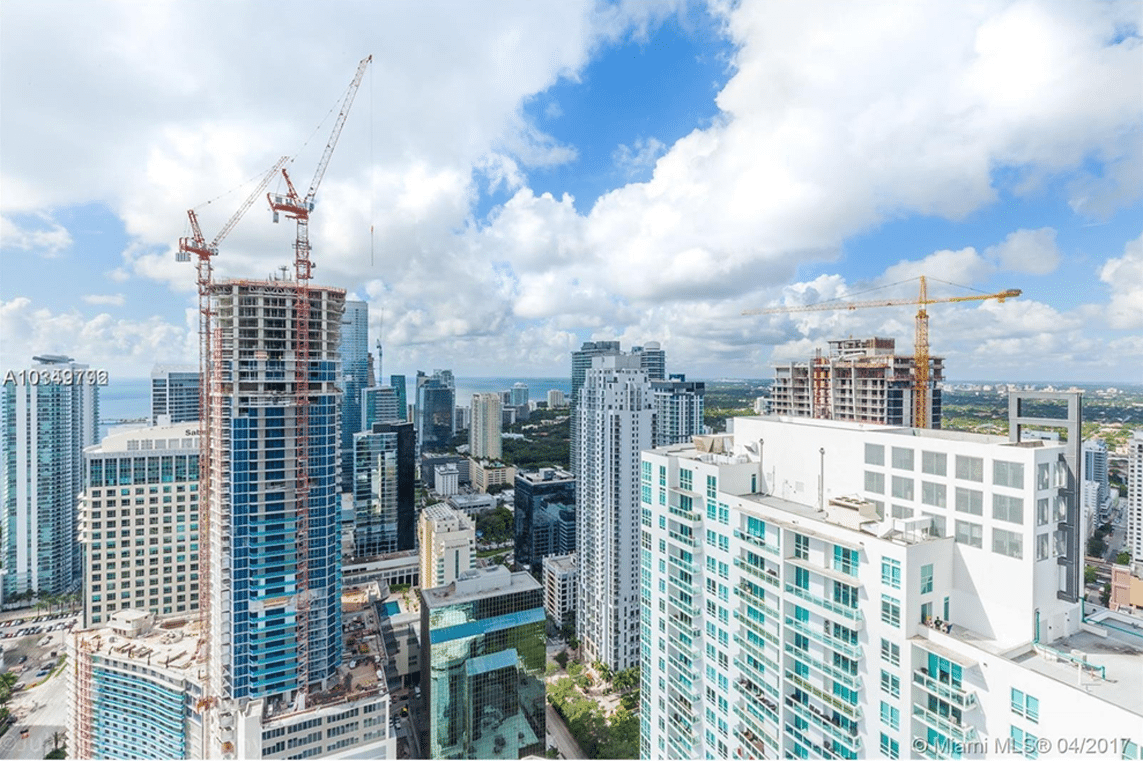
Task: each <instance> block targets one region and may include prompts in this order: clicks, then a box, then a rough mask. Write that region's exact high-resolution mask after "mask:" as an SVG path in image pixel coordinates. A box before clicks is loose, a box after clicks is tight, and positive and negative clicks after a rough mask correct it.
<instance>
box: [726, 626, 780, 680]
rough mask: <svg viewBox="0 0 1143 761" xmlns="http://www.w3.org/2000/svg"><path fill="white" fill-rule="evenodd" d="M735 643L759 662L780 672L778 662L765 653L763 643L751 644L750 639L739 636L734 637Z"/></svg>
mask: <svg viewBox="0 0 1143 761" xmlns="http://www.w3.org/2000/svg"><path fill="white" fill-rule="evenodd" d="M734 641H735V642H737V643H738V644H739V646H741V647H742V649H743V650H745V651H746V652H748V653H750V654H751V655H752V656H754V657H755V658H756V659H757V660H759V661H761V662H762V663H764V664H765V665H766V666H767V667H768V668H771V669H773V670H774V671H777V670H778V662H777V661H776V660H775V659H774V658H772V657H770V655H768V654H767V653H766V652H764V651H763V648H762V644H761V642H758V643H755V642H751V641H750V639H749V637H740V636H738V635H737V634H735V635H734ZM775 649H776V648H775Z"/></svg>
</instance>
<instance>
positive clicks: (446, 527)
mask: <svg viewBox="0 0 1143 761" xmlns="http://www.w3.org/2000/svg"><path fill="white" fill-rule="evenodd" d="M419 535H420V540H421V574H420V576H421V578H420V581H421V586H422V587H425V588H428V587H437V586H441V585H442V584H448V583H449V582H451V581H452V580H453V579H455V578H456V577H457V576H459V575H460V574H462V573H464V572H465V571H468V570H470V569H471V568H472V567H473V566H474V564H475V562H476V527H475V526H474V525H473V523H472V521H471V520H469V518H468V517H467V516H465V515H464V514H463V513H458V512H457V511H455V510H453V509H452V508H450V507H449V506H448V505H446V504H444V503H443V502H439V503H437V504H435V505H429V506H428V507H426V508H425V509H424V510H422V511H421V521H420V528H419Z"/></svg>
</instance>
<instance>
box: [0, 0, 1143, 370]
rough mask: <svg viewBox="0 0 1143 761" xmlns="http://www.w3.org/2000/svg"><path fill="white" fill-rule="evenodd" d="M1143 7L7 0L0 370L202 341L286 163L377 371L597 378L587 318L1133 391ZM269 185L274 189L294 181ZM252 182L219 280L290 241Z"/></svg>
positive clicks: (668, 341)
mask: <svg viewBox="0 0 1143 761" xmlns="http://www.w3.org/2000/svg"><path fill="white" fill-rule="evenodd" d="M1141 20H1143V4H1141V3H1140V2H1114V1H1109V2H1099V3H1075V2H986V1H981V2H976V1H973V2H964V3H906V4H902V3H877V2H872V1H871V2H861V3H851V2H800V3H789V2H777V1H772V2H771V1H768V0H759V1H758V2H742V3H735V2H727V1H726V0H711V1H710V2H708V3H705V4H704V3H700V2H690V3H688V2H682V1H681V0H680V1H678V2H674V1H671V2H668V1H665V0H664V1H663V2H646V1H644V0H631V1H630V2H625V1H623V0H620V1H619V2H606V3H605V2H589V1H588V2H585V1H577V0H559V1H558V2H555V1H552V2H548V1H543V2H535V1H533V0H522V1H520V2H511V1H509V0H498V1H497V2H468V3H463V2H417V3H413V2H389V3H372V2H369V3H367V2H339V1H337V0H335V1H333V2H325V3H314V2H292V1H290V0H284V1H283V0H277V1H276V2H273V3H271V2H261V1H257V2H254V1H251V2H236V3H227V4H214V3H200V2H190V1H189V0H184V1H182V2H153V3H145V4H144V3H139V2H137V1H135V0H127V1H125V2H104V1H102V0H91V1H85V2H78V1H74V2H53V1H52V0H34V1H32V0H6V2H4V3H3V4H2V5H0V21H2V23H0V263H2V266H0V370H3V371H6V370H8V369H19V368H20V367H26V366H28V364H29V363H30V360H31V357H32V356H33V355H35V354H44V353H54V354H66V355H69V356H72V357H75V358H76V359H77V360H78V361H81V362H85V363H88V364H90V365H91V366H93V367H99V368H104V369H107V370H109V372H110V373H111V374H112V377H113V378H114V377H124V378H127V377H144V376H146V375H148V374H149V373H150V370H151V367H152V366H153V365H154V364H155V363H157V362H183V363H194V362H196V361H197V345H198V344H197V332H196V331H197V327H196V325H197V323H196V316H195V315H196V312H195V307H196V296H195V288H194V279H195V275H194V269H193V266H192V265H190V264H186V263H181V262H176V261H175V256H174V251H175V250H176V248H177V241H178V239H179V237H180V236H183V235H186V234H187V232H188V225H187V213H186V212H187V210H188V209H192V208H193V209H195V210H196V213H197V214H198V216H199V219H200V220H201V221H202V226H203V230H204V233H205V234H206V236H207V237H208V238H210V237H212V236H213V235H214V233H215V232H217V231H218V230H219V229H221V228H222V226H223V224H224V223H225V221H226V220H227V219H228V218H229V217H230V215H231V214H232V213H233V212H234V211H235V210H236V209H237V208H238V207H239V206H240V205H241V203H242V201H243V200H244V199H245V198H246V197H247V196H248V195H249V193H250V192H251V190H253V189H254V187H255V185H256V182H257V178H259V177H260V176H262V175H263V174H264V173H265V172H266V171H267V170H268V169H269V168H270V167H271V166H272V165H273V164H274V163H275V161H276V160H277V158H278V157H279V156H289V157H291V159H292V161H291V163H290V164H289V166H288V171H289V172H290V174H291V177H292V178H294V179H295V182H296V183H297V184H298V185H299V186H301V187H303V188H304V187H307V186H308V183H309V179H310V177H311V176H312V174H313V172H314V169H315V168H316V166H317V164H318V160H319V158H320V156H321V152H322V149H323V147H324V146H325V143H326V141H327V139H328V136H329V132H330V130H331V128H332V124H333V115H335V114H336V113H337V108H338V105H339V103H340V101H341V99H342V98H343V97H344V95H345V92H346V89H347V86H348V84H349V82H350V80H351V79H352V77H353V74H354V71H355V69H356V67H357V64H358V62H359V61H360V60H361V59H362V58H364V57H365V56H367V55H372V56H373V61H372V63H371V65H370V66H369V68H368V69H367V71H366V74H365V76H364V79H363V80H362V83H361V86H360V88H359V90H358V92H357V96H356V99H355V101H354V103H353V107H352V110H351V112H350V114H349V116H348V118H347V120H346V123H345V128H344V131H343V132H342V134H341V139H340V142H339V144H338V145H337V148H336V151H335V152H334V154H333V157H332V160H331V162H330V164H329V168H328V171H327V173H326V175H325V178H324V182H323V183H322V185H321V187H320V190H319V192H318V195H317V207H316V209H315V211H314V213H313V217H312V222H311V226H310V239H311V243H312V245H313V254H312V259H313V261H314V262H315V263H316V269H315V273H314V274H315V279H314V282H315V284H320V285H330V286H337V287H340V288H344V289H346V290H347V292H348V293H349V296H350V297H351V298H357V299H363V300H365V301H367V302H368V303H369V305H370V328H371V331H370V332H371V339H372V340H376V339H378V338H380V339H381V340H382V341H383V342H384V347H385V352H384V353H385V372H386V373H389V372H407V373H412V372H415V371H416V370H417V369H423V370H426V371H430V370H431V369H432V368H451V369H453V370H454V372H455V373H456V374H457V375H461V376H493V375H496V376H511V375H513V374H515V375H518V376H521V377H525V376H528V377H544V376H563V375H567V374H568V373H569V372H570V357H569V353H570V352H571V351H572V350H573V349H576V348H578V347H579V345H580V343H581V342H582V341H585V340H594V339H619V340H621V341H622V342H623V343H624V346H629V345H632V344H642V343H645V342H647V341H653V340H657V341H659V342H660V343H661V344H662V346H663V348H664V349H665V350H666V352H667V362H668V370H669V371H670V372H684V373H687V374H688V375H689V376H691V377H695V378H767V377H771V376H772V374H773V369H772V366H773V365H774V364H775V363H780V362H789V361H791V360H795V359H805V358H808V357H809V356H811V355H812V354H813V352H814V350H815V349H817V348H819V347H824V346H825V345H826V342H827V341H829V340H831V339H836V338H844V337H848V336H851V335H852V336H869V335H880V336H889V337H893V338H896V339H897V342H898V346H899V347H901V349H902V351H903V352H904V353H910V352H911V350H912V345H913V315H914V313H915V307H910V306H908V305H905V306H893V307H884V308H868V309H853V310H850V309H842V310H837V311H813V312H795V313H788V314H766V315H743V314H742V312H743V311H746V310H750V309H764V308H776V307H791V306H799V305H807V304H814V303H818V302H822V301H829V300H841V301H845V300H907V299H909V298H911V297H916V294H917V293H918V282H917V280H916V278H917V277H918V276H921V275H925V276H926V277H928V278H930V283H929V294H930V296H931V297H936V298H945V297H950V298H951V297H957V296H965V295H973V294H977V295H981V294H987V293H995V292H999V291H1002V290H1005V289H1009V288H1016V289H1020V290H1021V291H1022V292H1023V293H1022V295H1021V296H1020V297H1019V298H1015V299H1008V300H1006V301H1005V302H1003V303H999V302H998V301H996V300H994V299H989V300H979V301H968V302H956V303H944V304H935V305H933V306H931V307H930V308H929V314H930V336H931V347H932V352H933V354H936V355H939V356H944V357H945V358H946V362H945V367H946V374H947V376H948V377H949V378H951V379H953V380H956V379H991V380H1011V381H1085V382H1104V381H1106V382H1110V383H1114V382H1136V383H1137V382H1141V381H1143V40H1141V36H1140V34H1141V32H1140V24H1141ZM270 189H271V190H275V191H279V190H282V183H281V182H280V180H278V179H275V180H273V181H272V182H271V184H270ZM294 232H295V230H294V227H293V226H292V224H288V223H287V224H277V225H275V224H273V223H272V221H271V215H270V213H269V210H268V208H267V206H266V203H265V201H263V200H258V201H256V202H255V203H254V205H253V206H252V207H251V208H250V210H249V211H248V212H247V214H246V215H245V217H244V218H243V219H242V221H241V222H240V223H239V224H238V226H237V227H236V228H235V229H234V231H233V232H232V233H231V234H230V236H229V237H227V238H226V240H225V241H223V243H222V244H221V247H220V251H221V253H220V254H219V256H218V257H216V258H215V260H214V261H215V266H216V275H217V277H220V278H226V277H241V278H255V279H262V278H265V277H267V276H268V275H269V274H270V273H271V272H275V271H276V270H277V268H278V267H279V266H281V265H284V264H287V263H288V262H290V261H292V249H291V246H292V243H293V239H294Z"/></svg>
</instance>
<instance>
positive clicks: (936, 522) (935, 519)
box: [921, 512, 948, 538]
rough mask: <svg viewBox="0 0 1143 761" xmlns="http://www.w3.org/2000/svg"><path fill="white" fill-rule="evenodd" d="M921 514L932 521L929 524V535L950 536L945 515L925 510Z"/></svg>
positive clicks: (936, 536) (937, 536) (934, 536)
mask: <svg viewBox="0 0 1143 761" xmlns="http://www.w3.org/2000/svg"><path fill="white" fill-rule="evenodd" d="M921 515H923V516H925V517H926V518H928V519H929V520H930V521H932V523H931V524H930V526H929V536H931V537H933V538H940V537H942V536H948V533H946V532H945V517H944V516H943V515H933V514H932V513H925V512H922V513H921Z"/></svg>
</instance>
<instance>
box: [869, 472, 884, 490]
mask: <svg viewBox="0 0 1143 761" xmlns="http://www.w3.org/2000/svg"><path fill="white" fill-rule="evenodd" d="M865 491H871V492H873V493H874V494H884V493H885V474H884V473H874V472H872V471H869V470H867V471H865Z"/></svg>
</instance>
